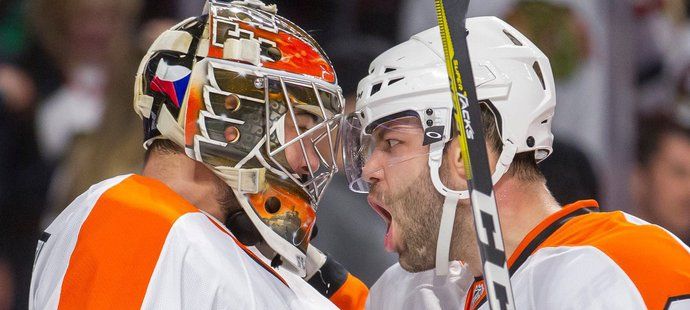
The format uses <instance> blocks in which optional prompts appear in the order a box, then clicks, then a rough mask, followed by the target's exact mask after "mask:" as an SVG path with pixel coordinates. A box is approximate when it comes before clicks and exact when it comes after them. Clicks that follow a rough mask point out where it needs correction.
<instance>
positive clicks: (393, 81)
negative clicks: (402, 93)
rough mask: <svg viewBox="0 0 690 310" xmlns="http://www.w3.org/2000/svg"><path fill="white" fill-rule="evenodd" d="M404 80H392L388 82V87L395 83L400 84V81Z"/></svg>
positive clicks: (402, 78)
mask: <svg viewBox="0 0 690 310" xmlns="http://www.w3.org/2000/svg"><path fill="white" fill-rule="evenodd" d="M404 79H405V78H404V77H401V78H397V79H392V80H390V81H389V82H388V86H390V85H393V84H395V83H398V82H400V81H402V80H404Z"/></svg>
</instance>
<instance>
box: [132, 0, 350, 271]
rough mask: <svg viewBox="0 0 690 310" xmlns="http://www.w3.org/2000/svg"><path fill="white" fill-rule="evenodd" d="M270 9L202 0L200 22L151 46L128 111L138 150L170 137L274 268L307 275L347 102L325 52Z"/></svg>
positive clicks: (251, 2) (250, 0) (251, 1)
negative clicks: (243, 222)
mask: <svg viewBox="0 0 690 310" xmlns="http://www.w3.org/2000/svg"><path fill="white" fill-rule="evenodd" d="M276 11H277V9H276V7H275V5H270V6H268V5H265V4H263V3H262V2H261V1H258V0H245V1H232V2H231V1H222V0H209V1H208V3H207V5H206V9H205V12H204V15H202V16H200V17H197V18H190V19H188V20H186V21H183V22H181V23H180V24H178V25H176V26H174V27H173V28H171V29H170V30H167V31H165V32H164V33H163V34H161V35H160V36H159V38H158V39H157V40H156V41H155V42H154V43H153V45H152V46H151V48H150V49H149V51H148V53H147V54H146V56H145V57H144V59H143V60H142V62H141V65H140V67H139V71H138V73H137V77H136V83H135V99H134V109H135V111H136V112H137V113H138V114H139V115H140V116H141V118H142V119H143V121H144V132H145V140H146V142H145V146H148V145H150V144H151V143H152V142H153V141H154V140H156V139H168V140H170V141H173V142H174V143H176V144H178V145H180V146H181V147H183V148H184V150H185V152H186V154H187V156H189V157H190V158H192V159H194V160H196V161H199V162H202V163H204V164H205V165H206V166H207V167H209V168H210V169H211V170H212V171H213V172H214V173H215V174H216V175H217V176H219V177H220V178H221V179H222V180H224V181H225V182H226V183H227V184H228V185H229V186H230V187H231V188H232V190H233V192H234V194H235V197H236V198H237V200H238V202H239V204H240V205H241V207H242V209H243V210H244V211H245V213H246V215H247V216H248V217H249V220H250V221H251V224H252V225H253V226H254V227H255V228H256V230H257V231H258V233H259V234H260V235H261V238H262V239H263V240H264V241H265V242H266V244H267V245H268V246H269V247H270V248H271V249H272V250H274V251H275V252H276V253H277V254H278V255H280V257H282V259H281V260H280V261H286V262H287V263H289V265H288V266H291V267H294V269H295V270H296V271H297V272H298V273H299V274H302V275H304V274H305V258H306V257H305V253H306V251H307V247H308V244H309V239H310V236H311V233H312V229H313V227H314V221H315V216H316V214H315V213H316V206H317V204H318V202H319V200H320V198H321V196H322V195H323V192H324V189H325V187H326V186H327V184H328V183H329V181H330V179H331V178H332V176H333V174H334V173H335V172H336V170H337V167H336V160H335V152H336V149H335V147H336V146H337V144H338V143H337V138H338V137H337V131H336V130H337V127H338V125H339V124H340V116H341V115H342V109H343V104H342V103H343V97H342V93H341V89H340V87H339V86H338V84H337V79H336V75H335V71H334V69H333V66H332V65H331V62H330V60H329V59H328V57H327V56H326V54H325V53H324V51H323V50H322V49H321V47H320V46H319V45H318V44H317V43H316V41H315V40H314V39H313V38H312V37H311V36H309V34H307V33H306V32H305V31H304V30H302V29H300V28H299V27H298V26H296V25H294V24H293V23H292V22H290V21H288V20H286V19H285V18H282V17H280V16H278V15H276ZM300 122H303V123H300ZM276 257H278V256H274V258H276ZM276 261H277V260H276Z"/></svg>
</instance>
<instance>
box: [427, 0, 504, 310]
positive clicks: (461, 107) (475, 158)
mask: <svg viewBox="0 0 690 310" xmlns="http://www.w3.org/2000/svg"><path fill="white" fill-rule="evenodd" d="M435 3H436V13H437V17H438V24H439V27H440V30H441V39H442V41H443V50H444V54H445V56H446V68H447V70H448V76H449V78H450V89H451V93H452V97H453V104H454V107H455V108H454V115H453V116H454V118H455V123H456V125H457V128H458V131H459V132H460V134H459V139H458V140H459V142H460V148H461V151H462V160H463V163H464V165H465V170H466V174H467V184H468V187H469V191H470V200H471V202H472V213H473V215H474V223H475V228H476V233H477V239H478V241H479V242H478V243H479V252H480V254H481V258H482V266H483V270H484V281H485V283H486V287H487V291H488V301H489V306H490V307H491V309H492V310H496V309H515V304H514V302H513V292H512V289H511V286H510V274H509V273H508V267H507V264H506V255H505V247H504V245H503V236H502V235H501V225H500V224H499V221H498V210H497V208H496V200H495V198H494V193H493V183H492V181H491V173H490V170H489V162H488V159H487V153H486V144H485V142H484V127H483V124H482V117H481V109H480V106H479V103H478V102H477V91H476V88H475V84H474V76H473V75H472V66H471V63H470V55H469V50H468V45H467V35H468V32H467V29H466V27H465V18H466V16H467V9H468V7H469V4H470V0H435ZM446 12H449V13H450V14H451V17H452V18H450V19H448V18H447V15H446Z"/></svg>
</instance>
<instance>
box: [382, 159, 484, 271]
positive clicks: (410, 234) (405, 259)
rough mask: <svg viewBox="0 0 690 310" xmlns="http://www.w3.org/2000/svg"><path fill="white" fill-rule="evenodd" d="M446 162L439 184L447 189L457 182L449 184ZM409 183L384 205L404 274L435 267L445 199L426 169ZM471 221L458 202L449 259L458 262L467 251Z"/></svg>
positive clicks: (466, 208)
mask: <svg viewBox="0 0 690 310" xmlns="http://www.w3.org/2000/svg"><path fill="white" fill-rule="evenodd" d="M446 163H447V161H445V160H444V162H443V164H442V165H441V169H440V177H441V181H442V182H443V184H445V185H446V186H447V187H449V188H458V186H457V184H453V183H457V182H452V181H451V179H452V178H451V177H450V169H451V168H450V167H448V166H447V165H446ZM413 180H415V181H414V182H411V184H409V185H408V186H406V187H405V188H402V189H401V190H400V191H398V192H397V193H391V195H390V196H389V197H390V199H389V201H386V204H388V205H389V206H390V209H391V211H392V212H391V216H392V219H393V220H394V221H395V222H396V224H397V227H398V232H399V237H400V242H401V246H400V249H399V255H400V257H399V261H400V266H401V267H402V268H403V269H405V270H406V271H408V272H421V271H426V270H430V269H433V268H434V267H435V266H436V243H437V242H438V233H439V229H440V224H441V215H442V213H443V202H444V201H445V196H443V195H441V194H440V193H439V192H438V191H437V190H436V187H434V185H433V182H432V181H431V175H430V173H429V167H428V166H426V168H425V169H423V170H422V171H421V172H420V175H418V176H417V177H415V178H413ZM471 221H472V214H471V212H470V209H469V203H468V202H462V201H461V202H459V203H458V209H457V211H456V214H455V221H454V224H453V234H452V238H451V258H453V259H459V258H460V257H463V255H464V253H465V252H467V250H468V248H471V245H470V244H471V242H470V241H472V240H471V238H472V237H473V235H472V231H471V230H470V229H471V228H472V227H473V226H472V223H471ZM468 228H470V229H468ZM475 243H476V242H475Z"/></svg>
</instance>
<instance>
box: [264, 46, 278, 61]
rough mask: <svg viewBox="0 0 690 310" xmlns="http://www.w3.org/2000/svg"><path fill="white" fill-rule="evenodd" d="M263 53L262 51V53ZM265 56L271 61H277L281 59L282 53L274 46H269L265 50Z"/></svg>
mask: <svg viewBox="0 0 690 310" xmlns="http://www.w3.org/2000/svg"><path fill="white" fill-rule="evenodd" d="M262 54H263V53H262ZM265 56H266V57H268V58H270V59H271V60H273V61H279V60H281V59H283V53H282V52H281V51H280V50H279V49H278V48H276V47H274V46H270V47H268V48H266V50H265Z"/></svg>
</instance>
